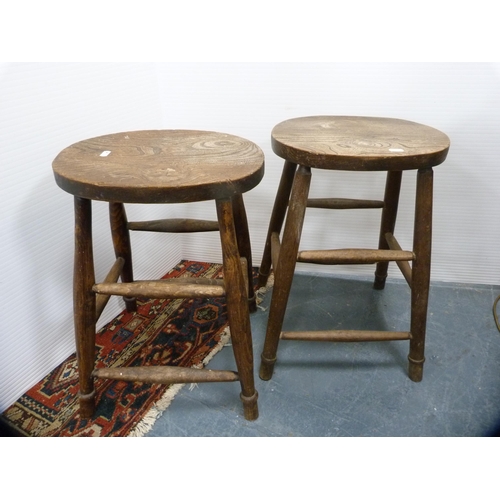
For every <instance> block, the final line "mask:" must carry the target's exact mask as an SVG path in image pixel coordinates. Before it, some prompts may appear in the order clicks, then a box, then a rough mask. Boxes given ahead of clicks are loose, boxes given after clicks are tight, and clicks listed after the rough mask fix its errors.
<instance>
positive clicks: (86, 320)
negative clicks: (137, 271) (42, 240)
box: [73, 197, 96, 418]
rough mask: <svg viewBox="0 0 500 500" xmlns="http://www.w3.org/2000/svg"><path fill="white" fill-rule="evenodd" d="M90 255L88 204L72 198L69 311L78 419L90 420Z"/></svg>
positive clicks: (92, 329) (92, 357)
mask: <svg viewBox="0 0 500 500" xmlns="http://www.w3.org/2000/svg"><path fill="white" fill-rule="evenodd" d="M94 283H95V275H94V258H93V252H92V206H91V201H90V200H86V199H83V198H78V197H75V262H74V276H73V311H74V321H75V339H76V357H77V363H78V376H79V382H80V392H79V394H78V398H79V402H80V417H81V418H90V417H91V416H92V415H93V413H94V409H95V392H94V379H93V378H92V371H93V370H94V363H95V322H96V312H95V310H96V301H95V293H94V292H93V291H92V287H93V286H94Z"/></svg>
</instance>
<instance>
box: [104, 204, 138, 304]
mask: <svg viewBox="0 0 500 500" xmlns="http://www.w3.org/2000/svg"><path fill="white" fill-rule="evenodd" d="M109 220H110V223H111V234H112V236H113V246H114V248H115V255H116V258H118V257H122V258H123V260H124V261H125V264H124V265H123V270H122V272H121V280H122V283H131V282H132V281H134V275H133V271H132V249H131V246H130V234H129V230H128V226H127V225H128V221H127V213H126V212H125V207H124V206H123V203H114V202H111V203H110V204H109ZM123 300H124V302H125V306H126V308H127V311H128V312H135V311H137V301H136V299H135V298H134V297H124V298H123Z"/></svg>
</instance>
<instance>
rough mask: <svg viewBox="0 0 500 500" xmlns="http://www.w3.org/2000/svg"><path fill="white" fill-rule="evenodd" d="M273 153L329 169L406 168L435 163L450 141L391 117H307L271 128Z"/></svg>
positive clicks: (416, 124)
mask: <svg viewBox="0 0 500 500" xmlns="http://www.w3.org/2000/svg"><path fill="white" fill-rule="evenodd" d="M271 140H272V147H273V151H274V152H275V153H276V154H277V155H278V156H280V157H281V158H284V159H286V160H288V161H291V162H293V163H297V164H299V165H304V166H308V167H316V168H323V169H332V170H409V169H419V168H427V167H433V166H436V165H439V164H440V163H442V162H443V161H444V160H445V159H446V155H447V154H448V149H449V147H450V140H449V138H448V136H447V135H446V134H444V133H442V132H440V131H439V130H436V129H434V128H432V127H428V126H426V125H421V124H419V123H414V122H410V121H406V120H399V119H394V118H375V117H360V116H310V117H303V118H293V119H290V120H286V121H284V122H281V123H279V124H278V125H276V126H275V127H274V129H273V131H272V134H271Z"/></svg>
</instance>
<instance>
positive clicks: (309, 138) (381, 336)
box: [258, 116, 450, 382]
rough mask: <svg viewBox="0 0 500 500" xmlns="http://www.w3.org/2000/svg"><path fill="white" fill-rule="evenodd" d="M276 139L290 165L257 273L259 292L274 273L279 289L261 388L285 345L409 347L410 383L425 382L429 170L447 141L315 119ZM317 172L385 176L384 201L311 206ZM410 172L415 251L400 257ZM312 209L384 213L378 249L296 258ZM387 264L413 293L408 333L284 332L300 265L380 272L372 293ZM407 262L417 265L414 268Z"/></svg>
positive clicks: (387, 123) (401, 125) (287, 128)
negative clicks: (388, 343) (399, 226)
mask: <svg viewBox="0 0 500 500" xmlns="http://www.w3.org/2000/svg"><path fill="white" fill-rule="evenodd" d="M271 138H272V147H273V151H274V152H275V153H276V154H277V155H278V156H280V157H281V158H283V159H284V160H285V165H284V168H283V172H282V176H281V181H280V184H279V187H278V192H277V195H276V199H275V202H274V207H273V212H272V215H271V220H270V224H269V230H268V233H267V240H266V244H265V249H264V255H263V258H262V263H261V266H260V270H259V284H258V286H259V287H262V286H265V284H266V283H267V279H268V276H269V273H270V270H271V267H272V269H273V270H274V287H273V292H272V298H271V305H270V309H269V318H268V325H267V332H266V339H265V344H264V348H263V352H262V356H261V365H260V372H259V375H260V377H261V378H262V379H263V380H269V379H270V378H271V377H272V374H273V369H274V365H275V362H276V354H277V350H278V344H279V341H280V340H316V341H333V342H357V341H380V340H409V343H410V352H409V356H408V360H409V377H410V378H411V380H413V381H415V382H418V381H420V380H421V379H422V375H423V364H424V342H425V332H426V320H427V304H428V294H429V282H430V262H431V260H430V259H431V230H432V189H433V170H432V167H434V166H436V165H439V164H440V163H442V162H443V161H444V160H445V158H446V156H447V153H448V149H449V144H450V142H449V139H448V137H447V136H446V135H445V134H443V133H442V132H440V131H438V130H436V129H434V128H431V127H427V126H425V125H420V124H418V123H414V122H410V121H405V120H397V119H391V118H372V117H351V116H312V117H303V118H295V119H291V120H286V121H284V122H282V123H280V124H278V125H276V127H274V129H273V131H272V134H271ZM315 168H319V169H325V170H352V171H368V172H371V171H387V179H386V188H385V195H384V199H383V201H377V200H349V199H335V198H333V199H308V195H309V187H310V183H311V176H312V171H313V170H314V169H315ZM405 170H417V186H416V201H415V216H414V217H415V222H414V240H413V249H412V251H404V250H402V249H401V247H400V245H399V244H398V242H397V240H396V238H395V237H394V227H395V224H396V216H397V211H398V202H399V194H400V186H401V179H402V173H403V171H405ZM307 207H315V208H326V209H365V208H381V209H382V217H381V225H380V234H379V242H378V248H377V249H337V250H310V251H299V244H300V237H301V232H302V226H303V222H304V215H305V211H306V208H307ZM283 224H284V229H283V234H282V236H281V230H282V227H283ZM390 261H395V262H396V263H397V265H398V267H399V268H400V270H401V271H402V274H403V276H404V277H405V279H406V281H407V282H408V284H409V285H410V287H411V324H410V330H409V331H407V332H384V331H382V332H380V331H356V330H345V331H344V330H343V331H336V330H332V331H321V332H313V331H307V332H282V331H281V329H282V326H283V320H284V317H285V310H286V306H287V301H288V296H289V293H290V287H291V284H292V280H293V274H294V271H295V266H296V262H309V263H317V264H376V271H375V282H374V288H376V289H383V288H384V286H385V280H386V277H387V269H388V265H389V262H390ZM409 262H412V265H411V266H410V264H409Z"/></svg>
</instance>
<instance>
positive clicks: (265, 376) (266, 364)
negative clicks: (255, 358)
mask: <svg viewBox="0 0 500 500" xmlns="http://www.w3.org/2000/svg"><path fill="white" fill-rule="evenodd" d="M260 359H261V362H260V370H259V377H260V378H261V379H262V380H271V378H272V376H273V372H274V364H275V363H276V358H274V359H266V358H265V357H264V355H261V356H260Z"/></svg>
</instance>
